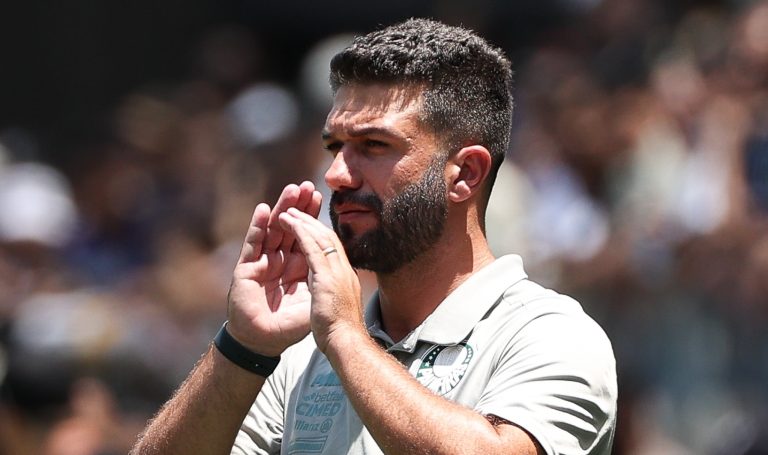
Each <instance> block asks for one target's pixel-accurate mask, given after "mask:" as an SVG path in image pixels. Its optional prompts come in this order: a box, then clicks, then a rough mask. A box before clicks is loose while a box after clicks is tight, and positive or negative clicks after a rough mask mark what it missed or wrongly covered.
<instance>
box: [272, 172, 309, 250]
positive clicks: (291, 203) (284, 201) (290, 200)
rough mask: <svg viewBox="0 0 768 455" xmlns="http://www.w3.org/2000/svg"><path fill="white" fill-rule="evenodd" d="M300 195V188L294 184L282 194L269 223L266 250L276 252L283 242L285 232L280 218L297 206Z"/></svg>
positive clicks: (287, 187)
mask: <svg viewBox="0 0 768 455" xmlns="http://www.w3.org/2000/svg"><path fill="white" fill-rule="evenodd" d="M299 194H300V190H299V187H298V185H294V184H290V185H288V186H286V187H285V188H284V189H283V192H282V193H281V194H280V197H279V198H278V200H277V202H276V203H275V207H274V208H273V209H272V213H271V214H270V216H269V221H268V222H267V234H266V237H265V239H264V249H265V250H266V251H276V250H277V249H278V247H279V246H280V244H281V243H282V242H283V235H284V232H283V229H282V227H281V226H280V223H279V221H278V218H279V216H280V214H281V213H283V212H285V211H286V210H288V208H290V207H295V206H296V203H297V202H298V201H299Z"/></svg>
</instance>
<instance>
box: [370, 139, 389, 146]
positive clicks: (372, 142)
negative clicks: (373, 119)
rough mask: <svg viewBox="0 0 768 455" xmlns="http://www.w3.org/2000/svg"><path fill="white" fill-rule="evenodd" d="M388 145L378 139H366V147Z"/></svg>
mask: <svg viewBox="0 0 768 455" xmlns="http://www.w3.org/2000/svg"><path fill="white" fill-rule="evenodd" d="M388 145H389V144H387V143H386V142H382V141H377V140H376V139H367V140H366V141H365V146H366V147H386V146H388Z"/></svg>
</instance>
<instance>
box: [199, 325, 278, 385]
mask: <svg viewBox="0 0 768 455" xmlns="http://www.w3.org/2000/svg"><path fill="white" fill-rule="evenodd" d="M213 344H214V346H216V349H218V351H219V352H220V353H221V354H222V355H223V356H224V357H226V358H227V359H228V360H229V361H230V362H232V363H234V364H235V365H237V366H239V367H240V368H242V369H244V370H247V371H250V372H251V373H255V374H257V375H259V376H262V377H265V378H266V377H268V376H269V375H270V374H272V372H273V371H275V368H277V364H278V363H279V362H280V356H279V355H278V356H267V355H264V354H260V353H257V352H254V351H253V350H251V349H249V348H247V347H246V346H244V345H243V344H242V343H240V342H239V341H238V340H237V339H235V337H233V336H232V335H231V334H230V333H229V331H228V330H227V322H225V323H224V325H222V326H221V329H219V332H218V333H217V334H216V337H215V338H214V339H213Z"/></svg>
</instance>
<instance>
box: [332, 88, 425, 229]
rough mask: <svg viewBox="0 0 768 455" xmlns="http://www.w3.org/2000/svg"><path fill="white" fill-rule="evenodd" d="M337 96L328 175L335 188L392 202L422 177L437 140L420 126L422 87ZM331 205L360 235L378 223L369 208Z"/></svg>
mask: <svg viewBox="0 0 768 455" xmlns="http://www.w3.org/2000/svg"><path fill="white" fill-rule="evenodd" d="M335 99H336V102H335V103H334V105H333V109H332V110H331V112H330V113H329V114H328V118H327V120H326V123H325V128H324V129H323V133H322V138H323V146H324V147H325V148H326V149H327V150H328V151H329V152H331V153H332V154H333V157H334V159H333V163H332V164H331V166H330V167H329V169H328V171H327V172H326V173H325V181H326V183H327V184H328V187H329V188H330V189H331V190H333V191H344V190H352V191H357V192H361V193H374V194H376V195H377V196H378V197H379V198H380V199H382V200H387V199H390V198H392V197H393V196H394V195H395V194H397V192H399V191H400V190H401V189H402V188H403V187H404V186H405V185H407V184H408V183H410V182H412V181H414V180H416V179H417V178H418V177H419V174H420V173H421V172H423V170H424V169H425V167H426V165H427V163H428V162H429V161H430V159H431V157H432V151H433V150H434V149H435V144H436V139H435V137H434V136H433V135H431V134H425V132H424V131H423V129H421V128H420V122H419V106H420V103H421V97H420V96H419V95H418V91H417V90H414V89H410V90H405V89H393V88H391V87H388V86H381V85H366V86H349V87H342V88H340V89H339V91H338V93H337V94H336V98H335ZM332 209H333V210H335V211H336V213H337V214H338V216H339V222H340V223H342V224H348V225H350V226H351V227H352V230H353V231H356V233H360V232H363V231H365V230H367V229H370V228H372V227H374V226H375V225H376V224H377V222H378V220H377V216H376V214H373V213H371V211H370V210H368V208H366V207H364V206H359V205H355V204H346V205H341V206H338V207H333V208H332Z"/></svg>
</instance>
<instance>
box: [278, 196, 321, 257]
mask: <svg viewBox="0 0 768 455" xmlns="http://www.w3.org/2000/svg"><path fill="white" fill-rule="evenodd" d="M314 191H315V185H314V184H313V183H312V182H309V181H304V182H302V183H301V185H299V195H298V198H297V199H296V205H295V208H297V209H299V210H301V211H302V212H305V211H306V210H307V207H309V205H310V203H311V202H312V193H313V192H314ZM294 243H295V239H294V237H293V235H291V234H290V233H288V232H285V231H283V240H282V242H280V246H279V247H278V249H280V250H281V251H285V252H288V251H291V248H293V245H294Z"/></svg>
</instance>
